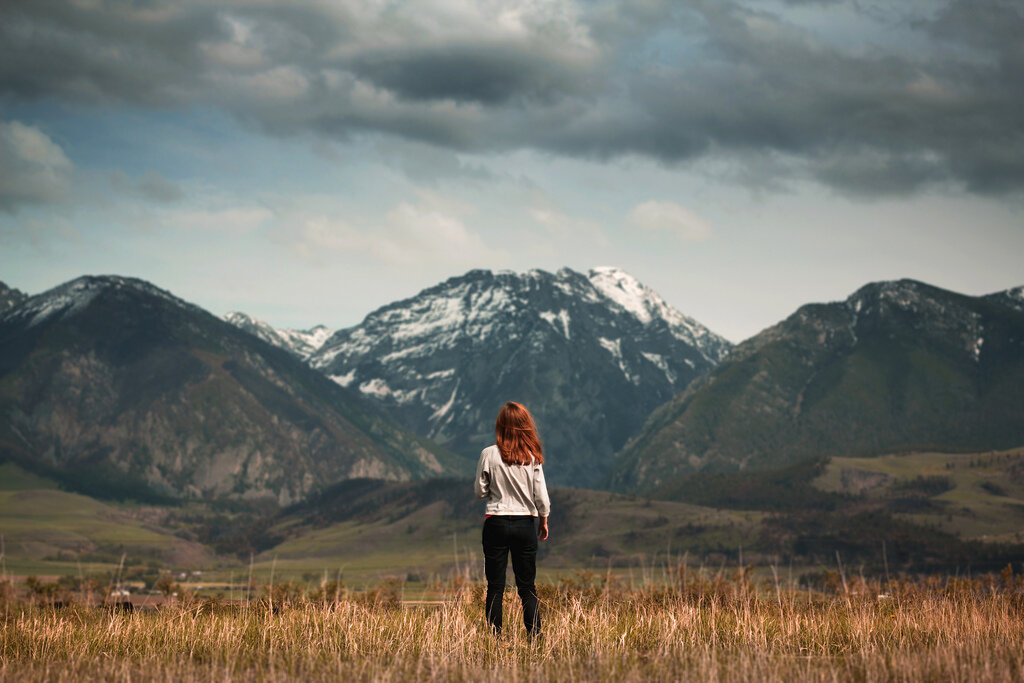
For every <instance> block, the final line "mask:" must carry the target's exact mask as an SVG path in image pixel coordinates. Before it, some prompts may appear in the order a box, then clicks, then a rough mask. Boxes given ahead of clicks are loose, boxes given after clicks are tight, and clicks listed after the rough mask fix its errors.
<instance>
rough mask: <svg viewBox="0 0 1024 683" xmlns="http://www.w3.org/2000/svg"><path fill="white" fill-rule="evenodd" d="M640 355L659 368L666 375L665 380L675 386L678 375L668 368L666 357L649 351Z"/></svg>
mask: <svg viewBox="0 0 1024 683" xmlns="http://www.w3.org/2000/svg"><path fill="white" fill-rule="evenodd" d="M640 355H641V356H643V357H644V358H646V359H647V360H649V361H650V362H651V363H653V364H654V367H656V368H658V369H659V370H661V371H662V372H663V373H665V379H667V380H668V381H669V382H672V383H673V384H674V383H675V381H676V373H674V372H672V368H670V367H669V366H668V363H666V362H665V357H664V356H662V355H661V354H660V353H650V352H647V351H641V352H640ZM688 362H690V361H688ZM690 365H691V366H692V365H693V363H692V362H690Z"/></svg>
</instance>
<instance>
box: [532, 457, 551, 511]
mask: <svg viewBox="0 0 1024 683" xmlns="http://www.w3.org/2000/svg"><path fill="white" fill-rule="evenodd" d="M533 504H534V505H536V506H537V514H538V515H540V516H541V517H547V516H548V515H549V514H551V499H550V498H548V485H547V482H545V481H544V466H543V465H536V466H535V467H534V468H533Z"/></svg>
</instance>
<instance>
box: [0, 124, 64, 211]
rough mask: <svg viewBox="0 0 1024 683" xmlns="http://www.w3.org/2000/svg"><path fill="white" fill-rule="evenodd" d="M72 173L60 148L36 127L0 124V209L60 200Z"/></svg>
mask: <svg viewBox="0 0 1024 683" xmlns="http://www.w3.org/2000/svg"><path fill="white" fill-rule="evenodd" d="M73 170H74V165H73V164H72V163H71V160H70V159H68V157H67V155H66V154H65V153H64V150H63V149H61V147H60V145H58V144H57V143H56V142H54V141H53V140H51V139H50V137H49V136H48V135H47V134H46V133H44V132H43V131H42V130H41V129H39V128H38V127H36V126H30V125H26V124H24V123H21V122H20V121H9V122H0V209H7V210H8V211H10V210H13V209H14V208H15V207H17V206H19V205H21V204H38V203H46V202H53V201H56V200H58V199H60V197H62V196H63V195H64V193H65V192H66V191H67V186H68V182H69V180H70V176H71V172H72V171H73Z"/></svg>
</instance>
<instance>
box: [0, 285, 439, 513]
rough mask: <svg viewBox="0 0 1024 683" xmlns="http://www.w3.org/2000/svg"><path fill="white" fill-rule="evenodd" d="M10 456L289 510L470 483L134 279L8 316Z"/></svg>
mask: <svg viewBox="0 0 1024 683" xmlns="http://www.w3.org/2000/svg"><path fill="white" fill-rule="evenodd" d="M0 452H2V453H0V454H2V455H4V456H5V457H7V458H12V459H15V460H17V461H19V462H21V463H23V464H26V465H28V466H34V467H36V468H37V469H38V468H42V469H44V470H45V471H47V473H52V472H56V473H58V474H60V473H63V474H64V475H68V473H71V475H68V476H72V479H73V477H74V476H76V475H75V473H78V475H81V476H86V475H89V474H90V469H91V470H92V471H93V472H95V471H99V470H103V471H104V472H106V473H107V474H109V475H110V476H112V477H120V476H127V477H130V478H132V480H133V481H138V482H144V483H146V484H147V485H149V486H152V487H154V488H155V489H156V490H157V491H159V492H161V493H164V494H168V495H171V496H174V497H211V496H212V497H240V498H252V497H254V496H255V497H269V498H272V499H274V500H275V501H276V502H277V503H279V504H287V503H290V502H293V501H294V500H298V499H301V498H302V497H304V496H305V495H307V494H308V493H309V492H310V491H313V490H315V489H317V488H318V487H320V486H323V485H325V484H328V483H331V482H332V481H336V480H338V479H343V478H347V477H354V476H355V477H365V476H378V477H382V478H387V479H409V478H415V477H419V476H424V475H426V474H428V473H433V474H440V473H443V472H445V471H458V468H457V467H454V463H455V461H453V460H451V458H450V455H448V454H446V453H444V452H443V450H442V449H437V448H436V446H434V445H433V444H430V443H429V442H427V441H424V440H422V439H419V438H418V437H415V436H413V435H412V434H409V433H408V432H406V431H405V430H403V429H401V428H400V427H399V426H398V425H397V424H395V423H394V422H393V421H392V420H391V419H390V418H388V417H386V416H385V415H384V414H383V413H381V412H380V411H379V410H378V409H376V408H375V407H374V406H372V405H371V404H369V403H368V402H366V401H365V400H363V399H362V398H361V397H359V396H358V395H355V394H352V393H351V392H348V391H346V390H345V389H344V388H342V387H339V386H337V385H336V384H335V383H332V382H330V381H328V380H327V379H326V378H324V377H323V376H322V375H320V374H319V373H317V372H316V371H314V370H312V369H310V368H309V367H308V366H306V365H305V364H304V363H302V362H301V361H299V360H298V359H296V358H294V357H293V356H291V355H290V354H288V353H286V352H285V351H283V350H281V349H279V348H277V347H275V346H272V345H270V344H267V343H265V342H263V341H262V340H259V339H258V338H256V337H254V336H252V335H250V334H248V333H246V332H244V331H242V330H239V329H238V328H236V327H234V326H232V325H230V324H228V323H226V322H224V321H222V320H220V319H219V318H217V317H215V316H213V315H212V314H210V313H208V312H206V311H205V310H203V309H201V308H200V307H198V306H195V305H194V304H191V303H189V302H187V301H184V300H182V299H180V298H178V297H175V296H174V295H172V294H171V293H170V292H167V291H166V290H162V289H160V288H159V287H156V286H155V285H152V284H151V283H148V282H146V281H143V280H138V279H135V278H123V277H120V276H82V277H80V278H76V279H75V280H72V281H69V282H67V283H63V284H61V285H58V286H57V287H54V288H52V289H50V290H47V291H46V292H43V293H42V294H39V295H36V296H34V297H29V298H28V299H26V300H25V301H23V302H22V303H21V304H19V305H18V306H15V307H14V308H12V309H9V310H8V311H6V312H5V313H3V314H0ZM442 463H444V464H442ZM450 468H453V469H450Z"/></svg>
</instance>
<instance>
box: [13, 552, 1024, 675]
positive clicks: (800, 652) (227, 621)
mask: <svg viewBox="0 0 1024 683" xmlns="http://www.w3.org/2000/svg"><path fill="white" fill-rule="evenodd" d="M833 578H835V577H833ZM838 580H839V579H838V578H836V579H835V580H834V581H831V586H826V587H825V591H824V592H813V593H812V592H808V591H795V590H786V589H785V588H784V587H783V586H781V585H778V584H776V583H775V582H774V581H772V580H768V581H762V582H760V583H755V582H753V581H751V580H748V579H747V578H745V576H744V573H743V572H737V573H735V574H733V575H732V576H726V575H724V574H719V575H717V576H701V575H694V573H692V572H691V573H689V575H687V574H686V570H685V569H681V574H680V575H679V576H677V577H676V581H675V582H674V584H672V585H663V586H649V587H646V588H643V589H639V590H633V591H629V590H624V589H621V588H619V587H616V586H615V585H614V584H612V585H607V583H606V582H604V581H602V580H600V578H595V577H593V576H589V577H581V579H580V580H579V581H567V582H563V583H562V585H560V586H557V587H556V586H550V585H548V586H542V587H540V589H539V590H540V593H541V599H542V601H543V605H544V610H545V611H544V636H543V638H542V639H541V640H540V641H539V642H534V643H530V642H527V641H526V639H525V636H524V633H523V628H522V625H521V621H520V618H521V614H520V612H519V608H518V605H517V604H516V603H518V600H517V599H516V598H515V594H514V592H513V591H512V590H511V589H509V591H508V593H507V595H506V602H505V605H506V609H505V619H506V636H505V637H504V638H503V639H500V640H498V639H495V638H494V637H492V636H491V635H489V633H488V632H487V631H486V629H485V628H484V625H483V623H482V614H481V613H482V607H481V603H482V591H483V587H482V586H480V585H474V584H468V585H463V586H458V585H456V586H454V587H451V588H449V589H448V591H447V593H446V594H445V596H444V599H443V600H441V601H440V602H439V604H436V605H422V604H421V605H410V604H403V603H402V602H401V601H400V600H399V599H398V594H396V593H395V592H393V591H388V590H378V591H371V592H367V593H353V594H346V593H341V594H337V595H334V596H324V595H322V594H321V595H315V596H301V597H300V596H295V595H292V596H290V597H289V598H288V599H287V600H286V601H284V602H282V601H281V600H280V599H278V600H276V601H272V599H273V595H272V594H271V595H270V598H271V601H268V599H267V597H264V598H263V599H262V600H260V601H253V602H251V603H248V604H245V603H241V604H217V603H213V602H209V601H207V602H193V603H191V604H182V605H175V606H168V607H164V608H162V609H159V610H151V611H136V612H135V613H130V614H120V613H111V612H109V611H107V610H104V609H101V608H97V607H91V608H90V607H87V606H84V605H78V606H75V605H72V606H68V607H61V608H54V607H47V606H45V605H41V604H36V605H32V604H21V603H8V604H6V605H5V606H4V614H3V626H2V630H0V679H2V680H5V681H14V680H58V679H60V680H63V679H80V680H86V679H106V680H117V681H128V680H133V681H134V680H153V679H158V680H169V679H174V680H229V679H230V680H328V679H330V680H337V679H343V680H384V681H388V680H441V679H444V680H449V679H450V680H469V679H471V680H502V681H505V680H523V681H526V680H558V681H563V680H565V681H569V680H709V681H714V680H719V681H753V680H757V681H789V680H823V681H824V680H829V681H833V680H857V681H876V680H877V681H884V680H901V681H902V680H953V681H956V680H962V681H966V680H971V681H996V680H1000V681H1001V680H1013V679H1017V680H1019V679H1020V678H1021V677H1022V676H1024V648H1022V647H1021V643H1022V642H1024V619H1022V616H1024V583H1022V582H1021V580H1020V577H1015V576H1013V575H1012V573H1011V572H1009V570H1008V571H1007V572H1005V573H1004V575H1003V576H1002V577H999V576H990V577H986V578H984V579H980V580H963V579H952V578H948V579H946V578H933V579H928V580H922V581H917V582H904V581H893V582H888V583H886V584H884V585H883V584H879V583H873V582H870V581H864V580H862V579H859V578H858V579H856V580H854V581H852V582H847V581H846V580H845V579H843V580H842V583H841V585H840V584H837V583H836V582H837V581H838ZM880 591H884V592H883V593H880ZM275 592H276V591H275Z"/></svg>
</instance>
